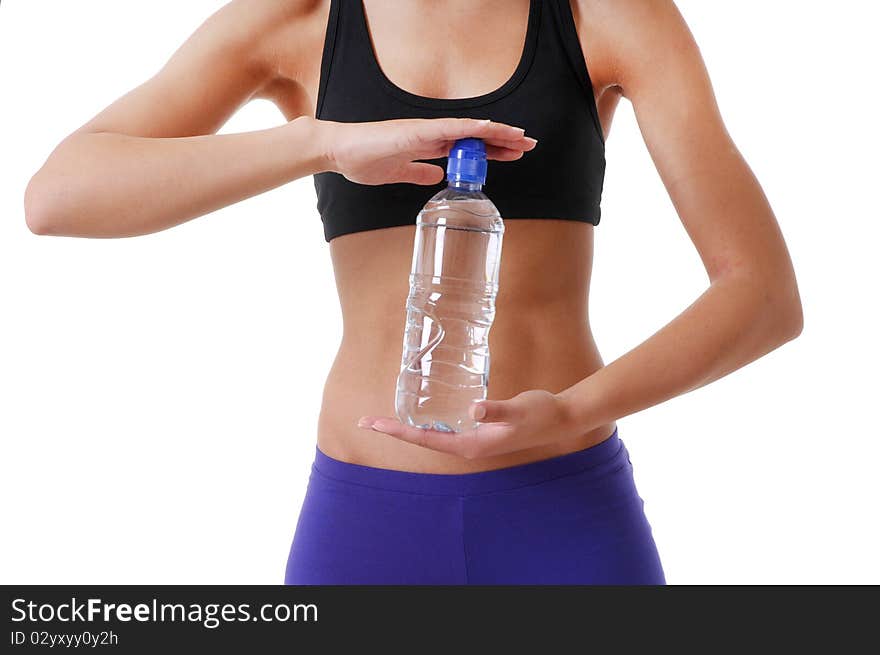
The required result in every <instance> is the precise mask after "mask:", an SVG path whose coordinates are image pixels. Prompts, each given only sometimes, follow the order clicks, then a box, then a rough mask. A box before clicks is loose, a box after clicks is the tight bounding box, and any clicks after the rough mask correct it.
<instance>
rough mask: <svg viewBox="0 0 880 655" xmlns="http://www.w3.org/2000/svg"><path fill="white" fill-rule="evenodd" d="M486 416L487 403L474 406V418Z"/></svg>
mask: <svg viewBox="0 0 880 655" xmlns="http://www.w3.org/2000/svg"><path fill="white" fill-rule="evenodd" d="M485 416H486V406H485V405H476V406H474V418H475V419H477V420H480V419H481V418H483V417H485Z"/></svg>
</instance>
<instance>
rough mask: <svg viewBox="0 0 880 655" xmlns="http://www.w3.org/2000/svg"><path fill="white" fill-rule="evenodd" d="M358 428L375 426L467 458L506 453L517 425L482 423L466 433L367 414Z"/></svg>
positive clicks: (407, 439)
mask: <svg viewBox="0 0 880 655" xmlns="http://www.w3.org/2000/svg"><path fill="white" fill-rule="evenodd" d="M358 427H361V428H366V429H372V430H375V431H376V432H381V433H383V434H387V435H388V436H391V437H394V438H395V439H400V440H401V441H407V442H409V443H412V444H415V445H417V446H421V447H423V448H430V449H431V450H436V451H438V452H441V453H448V454H450V455H458V456H459V457H464V458H466V459H475V458H477V457H486V456H489V455H494V454H498V453H500V452H506V450H507V449H505V448H504V444H505V443H507V442H508V441H509V440H510V438H511V435H512V433H513V426H511V425H509V424H505V423H494V424H482V425H478V426H477V427H476V429H474V430H468V431H465V432H440V431H439V430H425V429H422V428H416V427H412V426H410V425H404V424H403V423H401V422H400V421H398V420H396V419H393V418H390V417H386V416H365V417H364V418H362V419H361V420H360V421H358Z"/></svg>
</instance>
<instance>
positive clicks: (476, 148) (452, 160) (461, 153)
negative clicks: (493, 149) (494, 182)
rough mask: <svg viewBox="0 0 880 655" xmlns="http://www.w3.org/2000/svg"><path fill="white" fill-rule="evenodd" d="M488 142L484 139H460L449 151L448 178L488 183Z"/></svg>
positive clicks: (473, 182) (453, 180)
mask: <svg viewBox="0 0 880 655" xmlns="http://www.w3.org/2000/svg"><path fill="white" fill-rule="evenodd" d="M487 167H488V166H487V162H486V144H485V143H483V140H482V139H473V138H469V139H459V140H458V141H456V142H455V144H453V146H452V149H451V150H450V151H449V161H448V163H447V164H446V179H447V180H449V181H450V182H465V183H468V184H481V185H482V184H485V183H486V169H487Z"/></svg>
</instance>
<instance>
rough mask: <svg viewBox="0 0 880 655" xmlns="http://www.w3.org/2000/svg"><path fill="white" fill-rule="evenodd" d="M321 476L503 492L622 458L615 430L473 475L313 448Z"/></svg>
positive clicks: (416, 489)
mask: <svg viewBox="0 0 880 655" xmlns="http://www.w3.org/2000/svg"><path fill="white" fill-rule="evenodd" d="M315 452H316V454H315V462H314V464H313V465H312V466H313V468H314V469H315V470H316V471H317V472H318V473H320V474H321V475H323V476H325V477H328V478H332V479H335V480H339V481H341V482H348V483H351V484H357V485H361V486H365V487H374V488H377V489H386V490H391V491H401V492H405V493H413V494H424V495H474V494H481V493H490V492H495V491H504V490H507V489H514V488H516V487H524V486H529V485H534V484H540V483H542V482H547V481H549V480H553V479H555V478H562V477H566V476H568V475H573V474H576V473H582V472H586V471H589V472H590V473H591V474H593V473H594V474H595V475H601V474H603V473H605V472H607V471H608V470H609V466H619V465H620V459H621V458H623V457H627V451H626V447H625V446H624V444H623V441H622V440H621V439H620V437H619V436H618V434H617V429H616V428H615V430H614V432H612V433H611V435H610V436H609V437H608V438H606V439H605V440H603V441H601V442H599V443H598V444H596V445H593V446H590V447H589V448H585V449H583V450H578V451H575V452H572V453H567V454H565V455H559V456H556V457H551V458H549V459H542V460H538V461H535V462H529V463H526V464H519V465H516V466H511V467H507V468H501V469H492V470H489V471H479V472H477V473H414V472H411V471H398V470H393V469H383V468H377V467H373V466H364V465H362V464H352V463H350V462H343V461H341V460H338V459H334V458H333V457H330V456H329V455H327V454H326V453H324V452H322V451H321V450H320V449H319V448H316V449H315Z"/></svg>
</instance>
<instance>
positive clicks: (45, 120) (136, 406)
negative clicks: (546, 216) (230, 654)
mask: <svg viewBox="0 0 880 655" xmlns="http://www.w3.org/2000/svg"><path fill="white" fill-rule="evenodd" d="M221 5H222V2H221V1H220V0H188V1H187V2H178V1H176V0H154V1H153V2H120V1H118V0H78V1H77V2H68V1H61V0H56V1H48V0H39V1H37V0H27V1H25V0H6V2H3V3H2V7H0V67H2V68H0V71H2V77H0V80H2V82H0V83H2V87H0V88H2V103H0V219H2V220H0V307H2V322H0V444H2V446H0V447H2V452H0V504H2V508H0V526H2V527H0V531H2V538H0V581H2V582H3V583H270V584H273V583H280V582H281V581H282V579H283V572H284V566H285V561H286V558H287V552H288V548H289V544H290V539H291V537H292V535H293V530H294V526H295V522H296V518H297V515H298V512H299V506H300V503H301V501H302V497H303V493H304V491H305V484H306V477H307V473H308V468H309V465H310V463H311V460H312V457H313V455H314V446H315V431H316V420H317V415H318V409H319V403H320V399H321V391H322V385H323V381H324V378H325V375H326V373H327V371H328V369H329V366H330V364H331V362H332V359H333V356H334V354H335V348H336V346H337V343H338V340H339V338H340V335H341V317H340V312H339V308H338V305H337V300H336V292H335V286H334V281H333V277H332V270H331V266H330V260H329V254H328V252H327V245H326V243H325V242H324V240H323V234H322V231H321V223H320V219H319V217H318V215H317V213H316V211H315V209H314V204H315V200H314V191H313V187H312V183H311V180H310V179H306V180H300V181H297V182H295V183H293V184H290V185H288V186H287V187H285V188H282V189H280V190H277V191H274V192H271V193H268V194H265V195H263V196H260V197H257V198H254V199H251V200H248V201H246V202H244V203H241V204H239V205H237V206H233V207H229V208H227V209H224V210H222V211H219V212H217V213H215V214H213V215H210V216H206V217H203V218H200V219H198V220H195V221H193V222H191V223H189V224H186V225H183V226H181V227H178V228H175V229H172V230H169V231H167V232H164V233H160V234H156V235H151V236H147V237H141V238H136V239H127V240H77V239H68V238H50V237H37V236H34V235H32V234H31V233H30V232H29V231H28V230H27V228H26V226H25V222H24V216H23V212H22V196H23V192H24V188H25V185H26V183H27V181H28V179H29V177H30V175H31V174H32V173H33V172H34V171H35V170H36V169H37V168H38V167H39V166H40V165H41V164H42V162H43V160H44V159H45V157H46V156H47V155H48V154H49V152H50V150H51V149H52V147H54V145H55V144H56V143H57V142H58V141H59V140H60V139H61V138H63V137H64V136H65V135H66V134H68V133H69V132H70V131H72V130H73V129H75V128H76V127H78V126H79V125H81V124H82V123H84V122H85V121H86V120H88V119H89V118H90V117H91V116H92V115H94V114H95V113H97V112H98V111H99V110H100V109H101V108H103V107H104V106H106V105H107V104H109V103H110V102H111V101H113V100H114V99H115V98H117V97H118V96H120V95H122V94H123V93H124V92H126V91H127V90H128V89H130V88H131V87H133V86H135V85H137V84H139V83H140V82H142V81H143V80H145V79H146V78H148V77H149V76H151V75H152V74H153V73H155V72H156V70H157V69H158V68H159V67H160V66H161V65H162V64H163V63H164V61H165V60H166V58H167V57H168V56H169V55H170V54H171V53H172V52H173V51H174V50H175V49H176V47H177V46H178V45H179V44H180V43H181V42H182V41H183V40H184V39H185V38H186V37H187V36H188V35H189V34H190V33H191V32H192V31H193V30H194V29H195V28H196V27H197V26H198V25H199V24H200V23H201V22H202V20H203V19H204V18H205V17H207V16H208V15H209V14H210V13H211V12H213V11H214V10H215V9H217V8H218V7H219V6H221ZM679 6H680V7H681V10H682V12H683V13H684V15H685V17H686V18H687V20H688V22H689V23H690V25H691V28H692V29H693V31H694V32H695V34H696V36H697V40H698V42H699V43H700V45H701V48H702V50H703V53H704V56H705V58H706V60H707V63H708V65H709V69H710V72H711V74H712V77H713V80H714V82H715V86H716V91H717V94H718V97H719V100H720V103H721V106H722V111H723V113H724V116H725V118H726V120H727V123H728V127H729V128H730V131H731V132H732V134H733V135H734V138H735V139H736V141H737V143H738V144H739V146H740V147H741V149H742V150H743V152H744V153H745V155H746V157H747V159H748V160H749V162H750V163H751V165H752V166H753V168H754V169H755V171H756V173H757V174H758V176H759V178H760V180H761V181H762V183H763V185H764V187H765V189H766V191H767V193H768V195H769V197H770V199H771V201H772V203H773V205H774V208H775V210H776V212H777V214H778V217H779V220H780V222H781V224H782V228H783V231H784V233H785V235H786V237H787V240H788V243H789V247H790V249H791V252H792V255H793V258H794V262H795V265H796V269H797V273H798V277H799V282H800V286H801V292H802V295H803V302H804V307H805V316H806V323H805V331H804V333H803V335H802V336H801V338H800V339H798V340H797V341H795V342H792V343H790V344H788V345H787V346H785V347H784V348H782V349H781V350H779V351H777V352H775V353H773V354H771V355H770V356H768V357H766V358H765V359H763V360H761V361H759V362H758V363H755V364H753V365H751V366H749V367H747V368H746V369H744V370H742V371H740V372H738V373H736V374H734V375H733V376H731V377H729V378H726V379H724V380H722V381H720V382H717V383H715V384H714V385H711V386H710V387H708V388H705V389H702V390H699V391H697V392H694V393H691V394H689V395H687V396H684V397H681V398H679V399H676V400H674V401H672V402H669V403H667V404H665V405H663V406H661V407H659V408H655V409H651V410H649V411H645V412H642V413H641V414H639V415H635V416H632V417H629V418H625V419H623V420H621V421H620V422H619V426H620V434H621V436H622V438H623V439H624V440H625V442H626V443H627V446H628V447H629V449H630V452H631V454H632V460H633V462H634V464H635V471H636V476H637V483H638V486H639V491H640V493H641V495H642V496H643V497H644V498H645V501H646V511H647V513H648V517H649V519H650V521H651V523H652V524H653V527H654V534H655V537H656V540H657V543H658V546H659V549H660V551H661V556H662V558H663V561H664V565H665V569H666V573H667V578H668V580H669V582H671V583H860V582H871V583H880V558H878V557H877V553H878V552H880V528H878V501H880V492H878V483H877V472H876V465H877V457H878V454H880V439H878V437H880V429H878V427H877V412H876V403H877V393H878V384H877V370H878V366H880V361H878V359H880V358H878V346H877V333H878V320H877V286H878V285H877V281H878V275H877V261H876V260H877V253H878V247H880V246H878V240H880V228H878V219H880V215H878V214H880V212H878V201H877V193H876V188H877V178H878V167H877V153H878V149H880V141H878V135H877V134H878V130H877V122H876V121H877V116H878V112H880V106H878V101H877V100H878V98H877V91H876V65H877V63H878V60H880V47H878V45H877V39H876V26H877V24H878V20H877V16H876V15H873V16H872V15H869V14H870V13H872V11H873V3H866V2H863V1H862V0H849V1H841V2H836V3H833V4H832V3H828V2H820V1H815V0H814V1H800V2H795V1H794V0H787V1H783V0H776V1H774V2H766V1H765V0H738V1H737V2H732V1H729V2H705V1H704V0H682V1H680V2H679ZM281 121H282V118H281V115H280V113H279V112H277V111H276V110H275V109H274V107H272V106H271V105H269V104H268V103H266V102H256V103H253V104H251V105H249V106H247V107H246V108H245V109H244V110H242V111H241V112H240V113H239V114H238V115H237V116H236V117H235V118H234V119H233V120H232V121H231V122H230V123H229V124H228V125H227V126H226V128H224V130H225V131H244V130H251V129H256V128H261V127H267V126H271V125H275V124H278V123H280V122H281ZM608 159H609V166H608V178H607V184H606V193H605V197H604V204H603V221H602V224H601V226H600V227H599V228H598V230H597V255H596V263H595V275H594V291H593V296H592V307H591V315H592V317H593V320H594V329H595V332H596V336H597V339H598V342H599V344H600V346H601V348H602V352H603V355H604V357H605V359H606V361H611V360H612V359H613V358H615V357H617V356H619V355H621V354H622V353H624V352H625V351H627V350H628V349H630V348H632V347H633V346H635V345H637V344H638V343H639V342H640V341H641V340H643V339H645V338H646V337H648V336H649V335H651V334H652V333H653V332H654V331H655V330H656V329H658V328H659V327H661V326H662V325H663V324H664V323H665V322H666V321H668V320H669V319H671V318H672V317H673V316H674V315H676V314H677V313H678V312H679V311H681V310H682V309H684V307H686V306H687V305H688V304H689V303H690V302H691V301H692V300H693V299H694V298H695V297H696V296H697V295H699V293H701V292H702V290H703V289H704V286H705V284H706V277H705V274H704V272H703V270H702V268H701V266H700V262H699V260H698V258H697V255H696V253H695V251H694V249H693V247H692V246H691V244H690V243H689V241H688V240H687V237H686V234H685V232H684V230H683V229H682V228H681V226H680V224H679V223H678V219H677V217H676V215H675V212H674V211H673V209H672V206H671V203H670V202H669V200H668V198H667V196H666V194H665V191H664V189H663V187H662V185H661V183H660V181H659V179H658V177H657V175H656V173H655V172H654V169H653V167H652V165H651V162H650V159H649V157H648V155H647V153H646V151H645V148H644V145H643V144H642V142H641V140H640V137H639V134H638V131H637V128H636V124H635V121H634V119H633V116H632V112H631V110H630V107H629V105H628V104H624V105H623V106H622V107H621V108H620V110H619V112H618V116H617V118H616V120H615V124H614V129H613V132H612V137H611V140H610V141H609V144H608ZM490 193H491V192H490Z"/></svg>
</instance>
